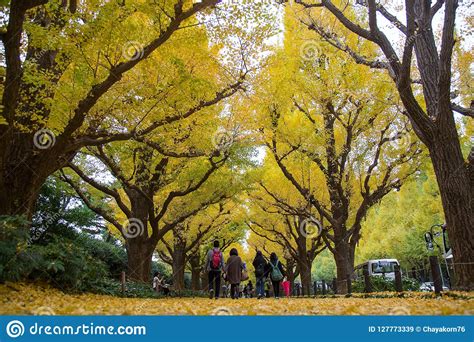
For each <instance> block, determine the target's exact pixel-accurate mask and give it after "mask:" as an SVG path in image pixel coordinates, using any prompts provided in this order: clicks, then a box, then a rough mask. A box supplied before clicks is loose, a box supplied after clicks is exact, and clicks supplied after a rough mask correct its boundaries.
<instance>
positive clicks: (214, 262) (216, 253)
mask: <svg viewBox="0 0 474 342" xmlns="http://www.w3.org/2000/svg"><path fill="white" fill-rule="evenodd" d="M220 265H221V251H220V250H218V249H217V250H216V249H214V250H213V251H212V258H211V268H212V269H214V270H217V269H219V267H220Z"/></svg>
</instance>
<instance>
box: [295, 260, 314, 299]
mask: <svg viewBox="0 0 474 342" xmlns="http://www.w3.org/2000/svg"><path fill="white" fill-rule="evenodd" d="M298 266H299V269H300V276H301V285H302V287H303V296H310V295H311V286H312V284H311V264H310V263H309V260H307V259H306V258H305V260H303V261H302V262H299V263H298Z"/></svg>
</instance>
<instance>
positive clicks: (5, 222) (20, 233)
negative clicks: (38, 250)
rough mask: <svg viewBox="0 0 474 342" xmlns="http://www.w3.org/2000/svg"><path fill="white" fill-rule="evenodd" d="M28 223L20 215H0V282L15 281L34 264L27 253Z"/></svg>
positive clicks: (34, 261) (33, 260)
mask: <svg viewBox="0 0 474 342" xmlns="http://www.w3.org/2000/svg"><path fill="white" fill-rule="evenodd" d="M28 224H29V223H28V221H27V220H25V219H24V218H23V217H20V216H0V282H4V281H5V280H11V281H17V280H19V279H21V278H22V277H23V276H24V275H25V274H28V273H29V272H30V271H31V269H33V268H34V266H35V264H36V259H31V258H30V256H29V255H28V243H27V241H28V237H29V233H28Z"/></svg>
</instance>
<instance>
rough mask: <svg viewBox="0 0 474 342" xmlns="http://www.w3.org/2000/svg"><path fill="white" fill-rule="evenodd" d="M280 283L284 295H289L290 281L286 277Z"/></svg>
mask: <svg viewBox="0 0 474 342" xmlns="http://www.w3.org/2000/svg"><path fill="white" fill-rule="evenodd" d="M281 285H282V286H283V291H285V296H286V297H287V298H288V297H290V282H289V281H288V279H286V277H285V278H283V283H282V284H281Z"/></svg>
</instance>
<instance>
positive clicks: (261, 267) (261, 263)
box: [252, 251, 268, 299]
mask: <svg viewBox="0 0 474 342" xmlns="http://www.w3.org/2000/svg"><path fill="white" fill-rule="evenodd" d="M252 265H253V268H254V269H255V279H256V280H257V281H256V285H255V286H256V292H257V298H258V299H261V298H263V297H264V296H265V278H266V277H267V275H268V272H267V270H268V265H267V261H266V260H265V258H264V257H263V254H262V252H261V251H257V254H256V255H255V259H253V262H252Z"/></svg>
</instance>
